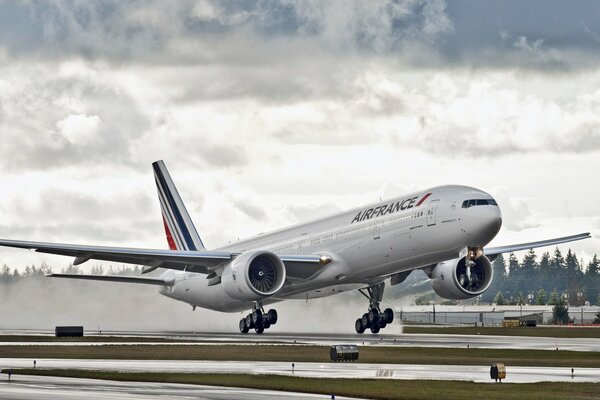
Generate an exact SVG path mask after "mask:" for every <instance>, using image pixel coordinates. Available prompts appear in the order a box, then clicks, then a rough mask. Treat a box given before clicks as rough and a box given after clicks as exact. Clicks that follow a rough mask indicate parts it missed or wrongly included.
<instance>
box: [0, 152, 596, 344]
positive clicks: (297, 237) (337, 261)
mask: <svg viewBox="0 0 600 400" xmlns="http://www.w3.org/2000/svg"><path fill="white" fill-rule="evenodd" d="M152 166H153V168H154V176H155V178H156V186H157V188H158V198H159V201H160V206H161V209H162V218H163V222H164V228H165V233H166V237H167V242H168V245H169V248H170V249H169V250H159V249H137V248H122V247H100V246H84V245H72V244H53V243H42V242H28V241H17V240H0V245H2V246H9V247H18V248H25V249H35V250H36V251H38V252H42V253H49V254H58V255H64V256H71V257H75V259H74V262H73V264H74V265H79V264H82V263H84V262H86V261H88V260H91V259H95V260H104V261H111V262H117V263H130V264H138V265H143V266H144V268H143V270H142V274H145V273H148V272H150V271H154V270H156V269H159V268H160V269H162V270H164V272H162V274H161V275H160V277H156V278H150V277H141V276H112V275H109V276H106V275H80V274H50V275H49V276H52V277H58V278H73V279H90V280H101V281H113V282H129V283H142V284H150V285H158V286H159V287H160V289H159V290H160V293H161V294H163V295H165V296H168V297H170V298H173V299H176V300H180V301H183V302H186V303H189V304H190V305H192V306H193V307H194V308H195V307H202V308H207V309H210V310H217V311H222V312H240V311H244V310H250V313H249V314H248V315H247V316H246V317H245V318H242V319H241V320H240V323H239V329H240V332H242V333H247V332H248V331H249V330H251V329H254V331H255V332H256V333H262V332H263V331H264V330H265V329H268V328H269V327H270V326H271V325H273V324H275V323H276V322H277V312H276V311H275V310H274V309H271V310H269V311H268V312H265V310H264V308H263V307H264V306H266V305H269V304H272V303H276V302H278V301H282V300H287V299H307V298H316V297H324V296H330V295H334V294H338V293H342V292H347V291H350V290H359V291H360V292H361V293H362V294H363V295H365V297H367V299H368V300H369V306H368V309H367V312H366V313H365V314H364V315H360V316H358V319H357V320H356V323H355V329H356V332H358V333H363V332H364V331H365V330H367V329H369V330H370V331H371V332H372V333H377V332H379V330H380V329H382V328H385V326H386V325H388V324H390V323H391V322H392V320H393V318H394V314H393V312H392V310H391V309H390V308H386V309H385V310H382V309H381V308H380V303H381V301H382V297H383V291H384V287H385V281H386V280H388V279H389V282H390V284H391V285H396V284H399V283H401V282H402V281H403V280H404V279H406V277H407V276H408V274H410V272H411V271H412V270H414V269H422V270H423V271H425V273H426V274H427V275H428V276H429V278H431V280H432V285H433V289H434V291H435V292H436V293H437V294H438V295H440V296H441V297H444V298H447V299H469V298H472V297H475V296H479V295H480V294H482V293H483V292H484V291H485V290H486V289H487V288H488V287H489V286H490V283H491V282H492V279H493V270H492V266H491V261H493V260H494V258H496V257H497V256H498V255H499V254H501V253H508V252H513V251H518V250H525V249H531V248H537V247H543V246H550V245H556V244H560V243H567V242H571V241H575V240H581V239H586V238H589V237H590V234H589V233H582V234H578V235H573V236H566V237H561V238H556V239H549V240H543V241H539V242H531V243H521V244H515V245H510V246H502V247H492V248H486V245H487V244H488V243H489V242H490V241H491V240H492V239H493V238H494V237H495V236H496V234H497V233H498V231H499V230H500V226H501V225H502V215H501V212H500V208H499V207H498V204H497V203H496V201H495V200H494V199H493V198H492V196H490V195H489V194H487V193H486V192H484V191H482V190H479V189H475V188H472V187H467V186H439V187H434V188H430V189H426V190H423V191H419V192H415V193H410V194H407V195H404V196H401V197H397V198H394V199H391V200H387V201H381V202H379V203H376V204H370V205H367V206H364V207H360V208H357V209H353V210H350V211H346V212H342V213H339V214H336V215H331V216H329V217H325V218H320V219H318V220H314V221H310V222H306V223H301V224H297V225H293V226H290V227H288V228H284V229H280V230H277V231H274V232H270V233H266V234H262V235H259V236H256V237H253V238H250V239H247V240H241V241H238V242H236V243H233V244H230V245H227V246H224V247H221V248H218V249H215V250H207V249H206V248H205V247H204V243H203V242H202V239H201V238H200V235H198V232H197V231H196V228H195V227H194V224H193V223H192V220H191V218H190V215H189V214H188V212H187V210H186V208H185V206H184V204H183V201H182V199H181V197H180V196H179V193H178V192H177V189H176V188H175V185H174V183H173V181H172V179H171V176H170V175H169V172H168V171H167V168H166V166H165V164H164V163H163V162H162V161H157V162H155V163H153V164H152Z"/></svg>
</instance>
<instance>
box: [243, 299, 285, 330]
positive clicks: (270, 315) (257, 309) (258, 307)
mask: <svg viewBox="0 0 600 400" xmlns="http://www.w3.org/2000/svg"><path fill="white" fill-rule="evenodd" d="M276 323H277V311H275V310H273V309H271V310H269V311H268V312H266V313H265V310H264V308H263V306H262V304H260V303H256V304H255V305H254V309H253V310H252V313H250V314H248V315H247V316H246V317H245V318H242V319H240V332H241V333H248V331H250V329H254V331H255V332H256V333H258V334H261V333H263V332H264V331H265V329H269V328H270V327H271V325H275V324H276Z"/></svg>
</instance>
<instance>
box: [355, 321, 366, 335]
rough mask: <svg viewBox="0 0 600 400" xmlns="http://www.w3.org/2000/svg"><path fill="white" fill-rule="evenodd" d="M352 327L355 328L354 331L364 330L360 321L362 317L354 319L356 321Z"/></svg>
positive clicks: (362, 331)
mask: <svg viewBox="0 0 600 400" xmlns="http://www.w3.org/2000/svg"><path fill="white" fill-rule="evenodd" d="M354 329H356V333H364V332H365V326H364V325H363V323H362V318H359V319H357V320H356V322H355V323H354Z"/></svg>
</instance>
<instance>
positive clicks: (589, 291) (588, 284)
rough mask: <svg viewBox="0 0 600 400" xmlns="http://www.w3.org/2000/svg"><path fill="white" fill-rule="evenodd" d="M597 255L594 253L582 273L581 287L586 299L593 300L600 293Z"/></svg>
mask: <svg viewBox="0 0 600 400" xmlns="http://www.w3.org/2000/svg"><path fill="white" fill-rule="evenodd" d="M599 268H600V266H599V265H598V256H597V255H595V254H594V257H593V258H592V260H591V261H590V262H589V264H588V265H587V269H586V271H585V274H584V279H583V282H584V283H583V287H584V290H585V295H586V297H587V298H588V299H590V301H591V300H593V299H596V298H598V296H599V295H600V271H599V270H598V269H599Z"/></svg>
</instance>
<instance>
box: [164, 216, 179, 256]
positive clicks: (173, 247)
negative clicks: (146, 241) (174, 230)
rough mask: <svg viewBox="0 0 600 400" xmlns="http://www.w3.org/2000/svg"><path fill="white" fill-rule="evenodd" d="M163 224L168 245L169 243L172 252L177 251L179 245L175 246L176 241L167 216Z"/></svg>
mask: <svg viewBox="0 0 600 400" xmlns="http://www.w3.org/2000/svg"><path fill="white" fill-rule="evenodd" d="M163 224H164V226H165V233H166V234H167V243H169V248H170V249H171V250H177V245H175V241H174V240H173V235H171V231H170V230H169V227H168V226H167V221H166V220H165V216H164V215H163Z"/></svg>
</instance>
